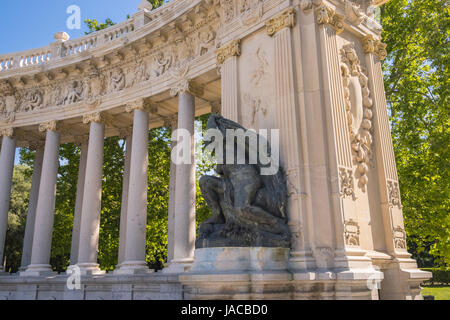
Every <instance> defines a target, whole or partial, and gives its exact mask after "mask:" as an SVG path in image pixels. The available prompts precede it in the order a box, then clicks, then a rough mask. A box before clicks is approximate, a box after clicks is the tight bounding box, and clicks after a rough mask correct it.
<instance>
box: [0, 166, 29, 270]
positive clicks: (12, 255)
mask: <svg viewBox="0 0 450 320" xmlns="http://www.w3.org/2000/svg"><path fill="white" fill-rule="evenodd" d="M31 175H32V169H30V167H28V166H24V165H17V166H15V167H14V174H13V180H12V188H11V200H10V205H9V213H8V231H7V234H6V241H5V260H6V268H5V271H8V272H16V271H17V270H18V269H19V267H20V264H21V259H22V247H23V238H24V234H25V225H26V217H27V213H28V200H29V195H30V189H31Z"/></svg>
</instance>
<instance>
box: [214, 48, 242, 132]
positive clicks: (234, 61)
mask: <svg viewBox="0 0 450 320" xmlns="http://www.w3.org/2000/svg"><path fill="white" fill-rule="evenodd" d="M240 55H241V49H240V41H239V40H233V41H231V42H230V43H228V44H226V45H225V46H223V47H222V48H220V49H219V50H217V65H218V66H219V67H220V72H221V75H222V116H224V117H225V118H227V119H230V120H233V121H234V122H237V123H239V120H240V117H239V75H238V57H239V56H240Z"/></svg>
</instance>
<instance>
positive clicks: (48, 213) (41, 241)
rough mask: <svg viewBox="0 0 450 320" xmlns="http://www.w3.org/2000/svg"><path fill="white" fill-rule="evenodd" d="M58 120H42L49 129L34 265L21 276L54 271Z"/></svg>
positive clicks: (36, 223) (39, 203)
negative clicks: (51, 261)
mask: <svg viewBox="0 0 450 320" xmlns="http://www.w3.org/2000/svg"><path fill="white" fill-rule="evenodd" d="M56 125H57V123H56V121H50V122H47V123H43V124H41V125H40V126H39V131H41V132H46V139H45V150H44V160H43V162H42V173H41V183H40V185H39V198H38V202H37V208H36V221H35V227H34V236H33V249H32V253H31V264H30V265H29V266H28V268H27V270H26V271H25V272H22V273H21V274H20V275H21V276H42V275H47V274H51V273H52V267H51V265H50V252H51V247H52V234H53V221H54V214H55V197H56V181H57V177H58V167H59V144H60V134H59V132H57V131H56Z"/></svg>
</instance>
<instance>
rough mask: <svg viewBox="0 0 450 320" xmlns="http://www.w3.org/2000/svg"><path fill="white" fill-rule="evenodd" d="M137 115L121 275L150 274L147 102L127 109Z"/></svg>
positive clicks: (132, 104)
mask: <svg viewBox="0 0 450 320" xmlns="http://www.w3.org/2000/svg"><path fill="white" fill-rule="evenodd" d="M127 112H134V121H133V139H132V147H131V160H130V177H129V188H128V199H127V220H126V221H127V222H126V234H125V238H126V240H125V255H124V261H123V262H122V264H121V266H120V269H119V270H117V271H118V273H120V274H136V273H146V272H148V271H149V269H148V267H147V263H146V262H145V244H146V233H147V188H148V130H149V115H148V112H146V111H145V110H144V101H143V100H139V101H136V102H134V103H131V104H128V105H127Z"/></svg>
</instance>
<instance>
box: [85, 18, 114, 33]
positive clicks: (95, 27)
mask: <svg viewBox="0 0 450 320" xmlns="http://www.w3.org/2000/svg"><path fill="white" fill-rule="evenodd" d="M84 23H86V25H87V27H88V28H89V31H88V32H86V34H90V33H92V32H95V31H99V30H103V29H106V28H109V27H111V26H113V25H115V23H114V22H113V21H112V20H111V19H106V20H105V22H103V23H99V22H98V21H97V20H96V19H92V20H91V19H86V20H84Z"/></svg>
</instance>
